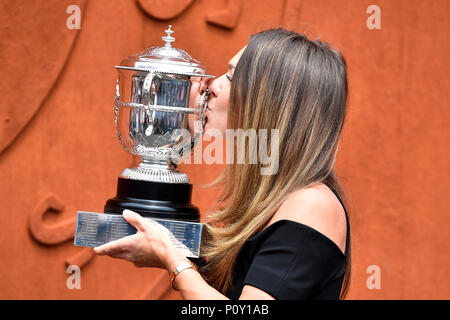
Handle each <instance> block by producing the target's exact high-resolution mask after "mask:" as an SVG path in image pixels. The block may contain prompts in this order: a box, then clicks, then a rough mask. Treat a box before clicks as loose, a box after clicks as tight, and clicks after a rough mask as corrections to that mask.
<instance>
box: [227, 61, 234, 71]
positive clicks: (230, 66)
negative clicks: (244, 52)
mask: <svg viewBox="0 0 450 320" xmlns="http://www.w3.org/2000/svg"><path fill="white" fill-rule="evenodd" d="M235 68H236V66H235V65H234V64H231V63H229V64H228V69H229V70H230V71H233V70H234V69H235Z"/></svg>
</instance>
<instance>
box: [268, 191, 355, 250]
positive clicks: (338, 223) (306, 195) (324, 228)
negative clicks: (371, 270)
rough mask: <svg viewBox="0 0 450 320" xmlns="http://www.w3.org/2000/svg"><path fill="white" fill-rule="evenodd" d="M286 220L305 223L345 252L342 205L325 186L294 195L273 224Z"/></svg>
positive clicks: (344, 227) (276, 215) (279, 212)
mask: <svg viewBox="0 0 450 320" xmlns="http://www.w3.org/2000/svg"><path fill="white" fill-rule="evenodd" d="M282 219H287V220H293V221H295V222H299V223H302V224H305V225H307V226H309V227H311V228H313V229H315V230H317V231H319V232H320V233H322V234H323V235H325V236H326V237H328V238H329V239H330V240H332V241H333V242H334V243H335V244H336V245H337V246H338V247H339V248H340V249H341V251H342V252H344V251H345V241H346V234H347V220H346V217H345V211H344V208H343V207H342V204H341V203H340V202H339V200H338V198H337V197H336V195H335V194H334V193H333V191H331V190H330V189H329V188H328V187H327V186H326V185H325V184H323V183H319V184H316V185H313V186H311V187H308V188H304V189H302V190H298V191H296V192H294V193H292V194H291V195H290V196H289V197H288V198H287V199H286V201H285V202H284V203H283V204H282V205H281V206H280V208H279V209H278V210H277V212H276V213H275V215H274V216H273V218H272V220H271V221H270V223H273V222H275V221H278V220H282Z"/></svg>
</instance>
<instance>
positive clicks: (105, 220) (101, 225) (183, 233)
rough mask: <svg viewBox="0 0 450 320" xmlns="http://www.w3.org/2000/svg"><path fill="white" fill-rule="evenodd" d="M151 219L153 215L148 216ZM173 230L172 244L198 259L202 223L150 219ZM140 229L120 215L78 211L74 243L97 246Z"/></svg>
mask: <svg viewBox="0 0 450 320" xmlns="http://www.w3.org/2000/svg"><path fill="white" fill-rule="evenodd" d="M145 219H150V218H145ZM151 220H153V221H156V222H158V223H159V224H161V225H162V226H164V227H165V228H167V229H168V230H169V231H170V237H171V239H172V243H173V244H174V245H175V246H176V247H177V248H178V249H180V250H181V251H182V252H183V253H184V255H185V256H186V257H188V258H198V257H199V255H200V241H201V235H202V224H201V223H195V222H186V221H179V220H165V219H153V218H152V219H151ZM136 232H137V230H136V228H134V227H133V226H132V225H131V224H129V223H128V222H127V221H126V220H125V219H124V218H123V217H122V216H121V215H118V214H108V213H96V212H86V211H78V213H77V228H76V231H75V239H74V245H75V246H80V247H98V246H100V245H102V244H105V243H107V242H110V241H113V240H117V239H120V238H123V237H126V236H129V235H133V234H135V233H136Z"/></svg>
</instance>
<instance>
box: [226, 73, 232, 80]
mask: <svg viewBox="0 0 450 320" xmlns="http://www.w3.org/2000/svg"><path fill="white" fill-rule="evenodd" d="M225 77H227V79H228V80H229V81H230V82H231V81H232V80H233V78H231V77H230V76H229V75H227V74H226V75H225Z"/></svg>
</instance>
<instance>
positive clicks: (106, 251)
mask: <svg viewBox="0 0 450 320" xmlns="http://www.w3.org/2000/svg"><path fill="white" fill-rule="evenodd" d="M134 238H136V235H135V234H133V235H131V236H127V237H124V238H121V239H118V240H114V241H110V242H108V243H105V244H103V245H101V246H98V247H95V248H94V252H95V253H96V254H98V255H99V256H103V255H109V256H112V255H116V254H119V253H122V252H124V251H125V250H126V248H128V246H129V245H130V244H131V243H133V241H135V239H134Z"/></svg>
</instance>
